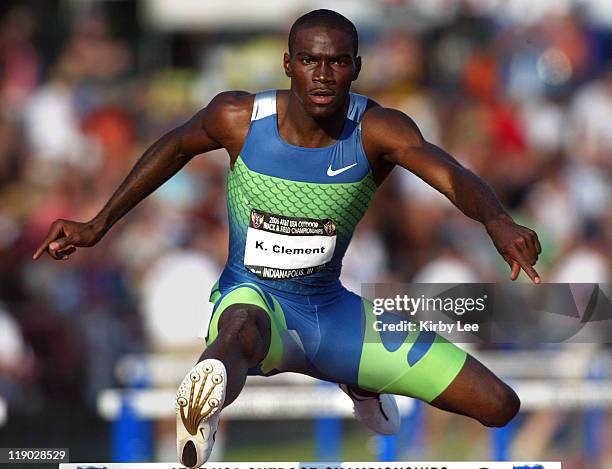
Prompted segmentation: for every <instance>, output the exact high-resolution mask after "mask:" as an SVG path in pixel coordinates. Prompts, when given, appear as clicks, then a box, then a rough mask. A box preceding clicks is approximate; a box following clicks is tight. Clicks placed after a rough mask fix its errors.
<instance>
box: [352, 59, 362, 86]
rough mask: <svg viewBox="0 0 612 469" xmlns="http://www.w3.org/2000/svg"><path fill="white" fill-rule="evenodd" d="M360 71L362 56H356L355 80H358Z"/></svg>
mask: <svg viewBox="0 0 612 469" xmlns="http://www.w3.org/2000/svg"><path fill="white" fill-rule="evenodd" d="M359 72H361V56H357V57H355V73H354V74H353V80H357V77H358V76H359Z"/></svg>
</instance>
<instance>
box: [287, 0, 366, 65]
mask: <svg viewBox="0 0 612 469" xmlns="http://www.w3.org/2000/svg"><path fill="white" fill-rule="evenodd" d="M316 26H323V27H326V28H330V29H334V30H337V31H342V32H345V33H347V34H349V35H350V36H351V41H352V46H353V54H354V57H357V48H358V43H359V41H358V36H357V28H355V25H354V24H353V23H352V22H351V21H350V20H349V19H348V18H346V17H345V16H342V15H341V14H340V13H338V12H336V11H333V10H325V9H321V10H313V11H311V12H309V13H306V14H305V15H303V16H300V17H299V18H298V19H297V20H296V21H295V23H293V26H291V31H289V54H290V55H291V56H293V50H294V43H295V38H296V36H297V33H298V32H299V31H300V30H302V29H306V28H312V27H316Z"/></svg>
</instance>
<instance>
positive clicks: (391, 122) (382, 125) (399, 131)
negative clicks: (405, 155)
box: [361, 101, 423, 147]
mask: <svg viewBox="0 0 612 469" xmlns="http://www.w3.org/2000/svg"><path fill="white" fill-rule="evenodd" d="M361 132H362V135H363V139H364V143H366V141H367V143H369V144H371V145H372V146H374V147H376V146H378V145H382V146H383V147H387V146H388V145H394V144H399V142H400V141H401V142H404V143H408V144H410V143H414V142H416V141H421V140H422V138H423V137H422V135H421V132H420V131H419V128H418V127H417V125H416V124H415V122H414V121H413V120H412V119H411V118H410V117H409V116H408V115H407V114H405V113H404V112H402V111H400V110H398V109H393V108H388V107H384V106H381V105H380V104H378V103H376V102H374V101H372V105H371V106H369V107H368V109H367V110H366V113H365V115H364V117H363V121H362V123H361Z"/></svg>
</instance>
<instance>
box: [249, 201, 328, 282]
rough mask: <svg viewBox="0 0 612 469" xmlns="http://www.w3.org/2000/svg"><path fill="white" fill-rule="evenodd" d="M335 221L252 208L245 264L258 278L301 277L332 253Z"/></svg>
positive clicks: (323, 266) (309, 272)
mask: <svg viewBox="0 0 612 469" xmlns="http://www.w3.org/2000/svg"><path fill="white" fill-rule="evenodd" d="M335 248H336V225H335V224H334V222H333V220H330V219H329V218H326V219H323V220H318V219H316V218H299V217H286V216H283V215H276V214H273V213H268V212H262V211H260V210H252V211H251V217H250V221H249V227H248V229H247V239H246V246H245V249H244V266H245V267H246V268H247V269H249V270H250V271H251V272H253V273H254V274H255V275H257V276H258V277H259V278H261V279H289V278H295V277H304V276H306V275H310V274H313V273H315V272H319V271H320V270H323V269H324V268H325V266H326V265H327V263H328V262H329V261H330V260H331V258H332V256H333V255H334V249H335Z"/></svg>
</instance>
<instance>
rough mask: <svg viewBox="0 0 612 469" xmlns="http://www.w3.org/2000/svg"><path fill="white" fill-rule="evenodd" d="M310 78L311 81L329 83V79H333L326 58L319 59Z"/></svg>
mask: <svg viewBox="0 0 612 469" xmlns="http://www.w3.org/2000/svg"><path fill="white" fill-rule="evenodd" d="M312 79H313V81H316V82H319V83H329V82H330V81H334V76H333V70H332V68H331V67H330V66H329V63H328V62H327V61H326V60H321V61H319V63H318V65H317V68H316V69H315V71H314V75H313V77H312Z"/></svg>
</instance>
